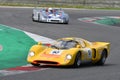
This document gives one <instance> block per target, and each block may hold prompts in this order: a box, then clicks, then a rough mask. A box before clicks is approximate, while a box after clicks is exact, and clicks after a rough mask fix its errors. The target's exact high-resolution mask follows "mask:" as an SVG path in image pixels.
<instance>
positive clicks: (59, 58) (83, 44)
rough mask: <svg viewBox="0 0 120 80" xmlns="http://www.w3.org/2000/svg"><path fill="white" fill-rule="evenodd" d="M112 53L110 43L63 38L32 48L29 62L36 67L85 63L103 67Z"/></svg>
mask: <svg viewBox="0 0 120 80" xmlns="http://www.w3.org/2000/svg"><path fill="white" fill-rule="evenodd" d="M109 52H110V43H108V42H89V41H87V40H85V39H82V38H76V37H68V38H61V39H58V40H56V41H55V43H53V44H51V45H48V46H46V45H45V44H44V45H43V44H42V43H41V42H38V44H36V45H33V46H32V47H31V48H30V51H29V54H28V57H27V61H28V62H29V63H31V64H32V65H34V66H39V65H40V64H41V65H43V64H44V65H52V66H67V65H68V66H69V65H70V66H71V65H72V66H73V67H79V66H80V65H81V64H84V63H92V64H98V65H103V64H104V63H105V61H106V58H107V57H108V55H109Z"/></svg>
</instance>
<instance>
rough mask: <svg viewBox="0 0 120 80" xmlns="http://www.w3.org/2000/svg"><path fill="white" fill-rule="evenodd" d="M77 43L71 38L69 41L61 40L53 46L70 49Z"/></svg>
mask: <svg viewBox="0 0 120 80" xmlns="http://www.w3.org/2000/svg"><path fill="white" fill-rule="evenodd" d="M76 45H77V42H76V41H73V40H69V41H64V40H59V41H57V42H56V43H55V44H54V45H52V46H51V47H54V48H58V49H69V48H74V47H76Z"/></svg>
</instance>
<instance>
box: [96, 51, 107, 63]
mask: <svg viewBox="0 0 120 80" xmlns="http://www.w3.org/2000/svg"><path fill="white" fill-rule="evenodd" d="M106 58H107V51H106V50H103V51H102V54H101V59H100V61H98V63H97V64H98V65H104V64H105V61H106Z"/></svg>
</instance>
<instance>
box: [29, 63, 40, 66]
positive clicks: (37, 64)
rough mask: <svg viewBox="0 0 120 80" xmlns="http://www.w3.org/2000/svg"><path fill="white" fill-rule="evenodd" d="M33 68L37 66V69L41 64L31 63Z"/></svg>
mask: <svg viewBox="0 0 120 80" xmlns="http://www.w3.org/2000/svg"><path fill="white" fill-rule="evenodd" d="M31 64H32V65H33V66H36V67H39V66H40V64H34V63H31Z"/></svg>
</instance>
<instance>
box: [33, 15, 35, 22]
mask: <svg viewBox="0 0 120 80" xmlns="http://www.w3.org/2000/svg"><path fill="white" fill-rule="evenodd" d="M33 16H34V14H32V21H33V22H35V20H34V18H33Z"/></svg>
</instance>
